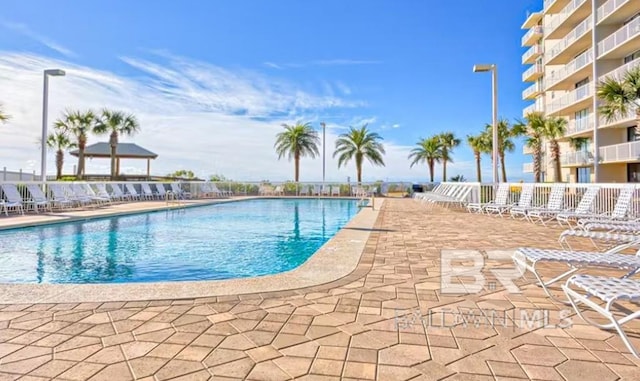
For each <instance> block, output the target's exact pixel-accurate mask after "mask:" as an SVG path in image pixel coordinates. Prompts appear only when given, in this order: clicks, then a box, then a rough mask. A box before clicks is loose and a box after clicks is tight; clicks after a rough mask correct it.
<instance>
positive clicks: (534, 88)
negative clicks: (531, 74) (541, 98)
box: [522, 82, 542, 99]
mask: <svg viewBox="0 0 640 381" xmlns="http://www.w3.org/2000/svg"><path fill="white" fill-rule="evenodd" d="M541 91H542V86H540V84H539V83H538V82H536V83H534V84H533V85H531V86H529V87H527V88H526V89H524V91H523V92H522V99H529V98H531V97H533V96H535V95H536V94H537V93H540V92H541Z"/></svg>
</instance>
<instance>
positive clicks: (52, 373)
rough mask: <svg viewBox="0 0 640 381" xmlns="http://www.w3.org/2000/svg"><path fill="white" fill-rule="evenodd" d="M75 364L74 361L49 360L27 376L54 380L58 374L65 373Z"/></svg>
mask: <svg viewBox="0 0 640 381" xmlns="http://www.w3.org/2000/svg"><path fill="white" fill-rule="evenodd" d="M75 364H76V362H75V361H66V360H51V361H49V362H48V363H46V364H44V365H42V366H40V367H38V368H37V369H35V370H34V371H32V372H31V373H29V375H31V376H39V377H49V378H55V377H56V376H58V375H59V374H60V373H62V372H65V371H66V370H67V369H69V368H71V367H72V366H74V365H75Z"/></svg>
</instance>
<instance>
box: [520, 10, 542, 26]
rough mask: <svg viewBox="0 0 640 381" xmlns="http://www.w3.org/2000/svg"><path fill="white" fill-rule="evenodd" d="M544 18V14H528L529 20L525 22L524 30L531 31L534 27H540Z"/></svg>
mask: <svg viewBox="0 0 640 381" xmlns="http://www.w3.org/2000/svg"><path fill="white" fill-rule="evenodd" d="M543 16H544V15H543V13H542V12H533V13H529V14H527V19H526V20H525V22H524V24H522V29H531V28H533V27H534V26H536V25H538V23H539V22H540V20H542V17H543Z"/></svg>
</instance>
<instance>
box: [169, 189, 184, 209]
mask: <svg viewBox="0 0 640 381" xmlns="http://www.w3.org/2000/svg"><path fill="white" fill-rule="evenodd" d="M164 201H165V202H166V203H167V209H171V208H172V207H173V208H184V203H183V202H182V200H181V199H180V197H178V196H177V195H176V194H175V193H173V192H172V191H168V192H166V193H165V195H164Z"/></svg>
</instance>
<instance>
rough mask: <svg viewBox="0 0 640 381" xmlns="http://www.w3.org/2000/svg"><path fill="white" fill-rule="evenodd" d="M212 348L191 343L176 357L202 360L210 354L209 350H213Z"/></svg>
mask: <svg viewBox="0 0 640 381" xmlns="http://www.w3.org/2000/svg"><path fill="white" fill-rule="evenodd" d="M211 350H212V349H211V348H207V347H198V346H195V345H190V346H188V347H186V348H184V349H183V350H182V351H181V352H180V353H178V354H177V355H176V356H175V358H176V359H178V360H187V361H202V360H204V359H205V358H206V357H207V356H208V355H209V352H211Z"/></svg>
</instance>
